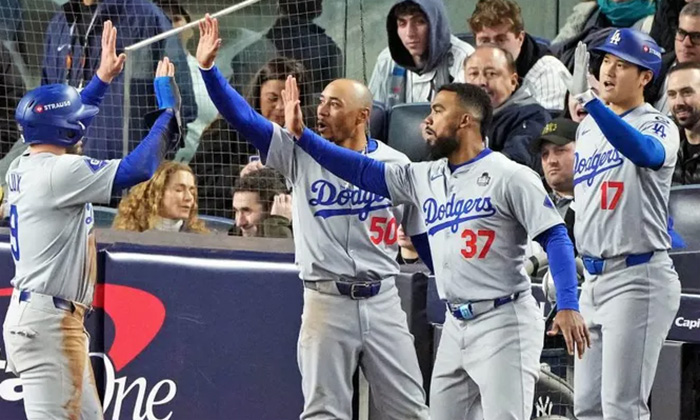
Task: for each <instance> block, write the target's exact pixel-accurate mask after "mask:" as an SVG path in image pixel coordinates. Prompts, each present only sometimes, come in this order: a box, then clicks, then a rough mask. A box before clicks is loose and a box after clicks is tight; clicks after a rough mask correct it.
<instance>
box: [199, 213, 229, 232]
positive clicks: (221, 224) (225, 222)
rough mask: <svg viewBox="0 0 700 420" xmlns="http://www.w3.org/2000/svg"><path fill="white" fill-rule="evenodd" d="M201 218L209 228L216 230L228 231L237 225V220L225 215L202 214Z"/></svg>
mask: <svg viewBox="0 0 700 420" xmlns="http://www.w3.org/2000/svg"><path fill="white" fill-rule="evenodd" d="M199 219H200V220H202V221H203V222H204V223H205V224H206V225H207V228H209V230H212V231H214V232H221V233H227V232H228V231H229V229H231V228H232V227H233V226H234V225H235V222H234V221H233V220H231V219H227V218H225V217H217V216H207V215H203V214H200V215H199Z"/></svg>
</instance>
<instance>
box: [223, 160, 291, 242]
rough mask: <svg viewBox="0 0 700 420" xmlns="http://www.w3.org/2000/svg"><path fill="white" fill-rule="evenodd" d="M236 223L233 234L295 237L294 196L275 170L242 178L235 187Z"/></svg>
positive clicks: (230, 232) (265, 169)
mask: <svg viewBox="0 0 700 420" xmlns="http://www.w3.org/2000/svg"><path fill="white" fill-rule="evenodd" d="M233 212H234V219H235V220H236V226H235V227H234V228H233V229H231V231H229V235H234V236H243V237H247V238H250V237H264V238H291V237H292V229H291V224H292V196H291V195H290V194H287V189H286V188H285V186H284V184H283V183H282V182H281V181H280V180H279V175H278V174H277V173H276V172H275V171H273V170H272V169H268V168H263V169H260V170H258V171H255V172H252V173H250V174H248V175H246V176H242V177H240V178H238V180H237V181H236V185H235V186H234V187H233Z"/></svg>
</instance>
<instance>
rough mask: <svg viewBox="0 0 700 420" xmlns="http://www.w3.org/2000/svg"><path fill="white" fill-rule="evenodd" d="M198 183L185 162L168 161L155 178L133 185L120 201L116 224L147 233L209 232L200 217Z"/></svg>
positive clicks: (121, 227) (126, 228) (116, 226)
mask: <svg viewBox="0 0 700 420" xmlns="http://www.w3.org/2000/svg"><path fill="white" fill-rule="evenodd" d="M197 209H198V208H197V184H196V181H195V177H194V173H192V169H190V167H189V166H187V165H186V164H184V163H179V162H172V161H166V162H163V163H162V164H161V165H160V166H159V167H158V169H157V170H156V172H155V174H153V177H151V179H150V180H148V181H146V182H142V183H140V184H138V185H137V186H135V187H133V188H132V189H131V191H129V194H128V195H127V196H126V197H124V198H123V199H122V201H121V202H120V203H119V210H118V212H117V216H116V218H115V219H114V223H113V225H112V226H113V227H114V228H115V229H120V230H131V231H135V232H145V231H148V230H160V231H169V232H194V233H207V232H209V230H208V229H207V228H206V226H205V225H204V222H203V221H201V220H199V217H198V216H197V211H198V210H197Z"/></svg>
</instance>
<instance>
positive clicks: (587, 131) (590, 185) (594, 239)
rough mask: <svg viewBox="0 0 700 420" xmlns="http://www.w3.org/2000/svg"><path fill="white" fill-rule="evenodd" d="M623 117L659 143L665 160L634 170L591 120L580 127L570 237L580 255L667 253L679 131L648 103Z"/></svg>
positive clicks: (631, 164)
mask: <svg viewBox="0 0 700 420" xmlns="http://www.w3.org/2000/svg"><path fill="white" fill-rule="evenodd" d="M621 117H622V119H623V120H625V121H626V122H627V123H629V124H630V125H632V126H633V127H634V128H636V129H637V130H639V131H640V132H641V133H642V134H645V135H649V136H652V137H654V138H656V139H657V140H659V141H660V142H661V144H662V145H663V147H664V150H665V151H666V158H665V160H664V163H663V165H662V167H661V168H660V169H658V170H654V169H651V168H643V167H640V166H637V165H635V164H634V163H633V162H632V161H631V160H629V159H627V158H626V157H625V156H623V155H622V153H620V152H619V151H618V150H617V149H615V148H614V147H613V145H612V144H610V142H608V140H607V139H606V138H605V136H604V135H603V133H602V132H601V130H600V128H599V127H598V124H597V123H596V122H595V120H594V119H593V117H591V116H590V115H589V116H587V117H586V118H585V119H584V120H583V121H582V122H581V124H580V125H579V127H578V131H577V132H576V155H575V156H576V157H575V161H574V197H575V200H576V223H575V225H574V236H575V237H576V247H577V249H578V250H579V252H580V253H581V254H582V255H588V256H592V257H599V258H611V257H617V256H622V255H628V254H641V253H646V252H651V251H656V250H665V249H669V248H671V237H670V236H669V234H668V231H667V227H668V199H669V194H670V191H671V178H672V176H673V169H674V168H675V166H676V159H677V153H678V147H679V142H680V140H679V136H678V129H677V128H676V125H675V124H673V123H672V122H671V120H670V119H669V118H668V117H666V116H664V115H662V114H661V113H659V112H658V111H657V110H656V109H654V108H653V107H652V106H651V105H649V104H646V103H645V104H643V105H641V106H639V107H637V108H634V109H632V110H630V111H627V112H626V113H624V114H622V115H621Z"/></svg>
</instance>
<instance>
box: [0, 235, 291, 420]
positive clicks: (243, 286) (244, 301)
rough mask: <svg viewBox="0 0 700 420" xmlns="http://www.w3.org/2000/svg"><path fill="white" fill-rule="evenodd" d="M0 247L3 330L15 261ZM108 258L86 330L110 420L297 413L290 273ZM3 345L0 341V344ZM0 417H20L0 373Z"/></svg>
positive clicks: (155, 258) (17, 387)
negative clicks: (10, 271)
mask: <svg viewBox="0 0 700 420" xmlns="http://www.w3.org/2000/svg"><path fill="white" fill-rule="evenodd" d="M3 245H4V244H0V285H2V286H3V287H0V319H4V316H5V312H6V310H7V305H8V304H9V297H10V295H11V293H12V289H11V287H6V286H9V281H10V279H11V274H9V275H6V274H7V273H8V272H9V271H8V268H11V269H12V271H14V269H13V268H12V261H11V259H10V258H9V257H8V255H9V252H8V251H7V250H6V249H5V247H3ZM122 248H126V249H121V250H120V249H119V247H117V248H116V249H112V248H110V249H109V250H108V251H107V252H106V254H105V256H104V260H103V261H104V271H103V277H104V283H100V284H98V285H97V288H96V292H95V300H94V308H95V310H94V312H93V313H92V314H91V315H90V316H89V317H88V318H87V319H86V322H85V324H86V328H87V330H88V332H89V333H90V335H91V344H90V356H91V360H92V365H93V369H94V370H95V376H96V381H97V383H98V388H99V393H100V396H101V399H102V401H103V409H104V413H105V418H106V419H138V420H169V419H207V420H216V419H242V420H247V419H251V420H253V419H256V420H257V419H281V418H295V417H297V416H298V415H299V413H300V412H301V408H302V404H303V398H302V395H301V388H300V383H301V378H300V376H299V373H298V368H297V364H296V338H297V333H298V331H299V325H300V316H301V306H302V286H301V282H300V281H299V279H298V271H297V270H296V268H295V267H294V265H293V264H291V263H288V262H252V261H241V260H234V259H221V258H220V256H219V258H216V259H211V258H200V257H197V256H195V257H191V256H188V257H183V256H177V257H176V256H170V255H153V254H143V253H138V252H129V251H128V248H129V247H128V246H122ZM0 344H2V343H1V340H0ZM0 350H1V351H0V413H2V416H0V417H1V418H2V419H3V420H5V419H8V420H11V419H22V418H24V414H23V406H22V403H23V402H22V387H21V384H20V381H19V379H18V378H16V377H15V376H14V375H13V374H11V373H5V372H4V368H5V366H6V360H5V353H4V345H0Z"/></svg>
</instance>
